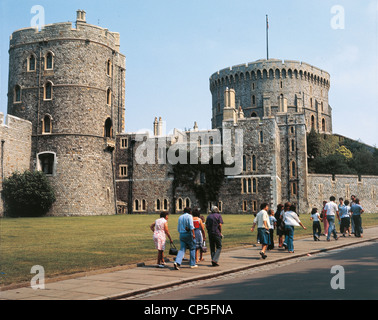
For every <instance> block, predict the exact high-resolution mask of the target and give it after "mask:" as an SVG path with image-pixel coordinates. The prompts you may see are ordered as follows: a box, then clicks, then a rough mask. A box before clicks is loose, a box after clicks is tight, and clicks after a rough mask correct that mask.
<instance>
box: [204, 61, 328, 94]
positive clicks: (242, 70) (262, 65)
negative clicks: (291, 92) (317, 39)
mask: <svg viewBox="0 0 378 320" xmlns="http://www.w3.org/2000/svg"><path fill="white" fill-rule="evenodd" d="M277 70H278V71H279V72H278V73H277ZM231 76H232V77H237V76H238V77H239V78H240V77H243V76H244V77H245V78H249V77H250V78H255V79H256V80H258V79H263V78H272V79H273V78H286V77H290V78H293V77H295V78H298V77H300V78H303V79H304V80H311V81H313V82H315V83H317V84H319V85H322V86H324V87H329V80H330V75H329V73H328V72H327V71H324V70H322V69H320V68H317V67H315V66H312V65H310V64H308V63H306V62H301V61H296V60H279V59H269V60H266V59H260V60H257V61H254V62H249V63H245V64H239V65H235V66H231V67H228V68H224V69H221V70H219V71H217V72H215V73H213V74H212V75H211V77H210V83H211V85H216V84H217V82H218V84H219V82H220V81H225V80H226V79H225V78H226V77H231Z"/></svg>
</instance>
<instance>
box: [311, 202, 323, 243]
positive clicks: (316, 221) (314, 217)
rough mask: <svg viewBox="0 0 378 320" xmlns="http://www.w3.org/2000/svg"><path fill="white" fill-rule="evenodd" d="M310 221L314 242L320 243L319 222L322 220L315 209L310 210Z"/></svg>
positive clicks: (320, 228)
mask: <svg viewBox="0 0 378 320" xmlns="http://www.w3.org/2000/svg"><path fill="white" fill-rule="evenodd" d="M310 219H311V220H312V234H313V236H314V241H320V234H321V233H322V227H321V226H320V222H321V221H322V218H320V214H319V212H318V209H317V208H312V211H311V217H310Z"/></svg>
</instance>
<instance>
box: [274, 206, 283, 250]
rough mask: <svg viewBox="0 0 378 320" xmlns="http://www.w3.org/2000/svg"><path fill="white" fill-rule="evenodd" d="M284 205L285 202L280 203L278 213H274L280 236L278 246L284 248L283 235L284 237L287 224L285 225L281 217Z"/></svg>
mask: <svg viewBox="0 0 378 320" xmlns="http://www.w3.org/2000/svg"><path fill="white" fill-rule="evenodd" d="M283 207H284V206H283V204H282V203H280V204H279V205H278V206H277V210H276V213H275V214H274V217H275V218H276V220H277V222H276V229H277V236H278V248H282V243H283V239H282V237H283V235H284V232H285V226H284V225H283V222H282V218H281V213H282V210H283Z"/></svg>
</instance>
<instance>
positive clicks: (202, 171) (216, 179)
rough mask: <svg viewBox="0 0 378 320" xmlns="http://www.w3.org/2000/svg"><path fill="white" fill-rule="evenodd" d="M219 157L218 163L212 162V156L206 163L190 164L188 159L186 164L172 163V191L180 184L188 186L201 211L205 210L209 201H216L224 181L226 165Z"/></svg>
mask: <svg viewBox="0 0 378 320" xmlns="http://www.w3.org/2000/svg"><path fill="white" fill-rule="evenodd" d="M188 159H189V155H188ZM221 159H222V161H221V163H220V164H214V158H211V159H210V161H209V163H208V164H203V163H198V164H190V162H189V161H188V164H181V163H178V164H175V165H173V166H172V168H173V174H174V180H173V192H174V193H175V191H176V188H178V187H180V186H181V187H186V188H188V189H189V190H191V191H193V192H194V194H195V196H196V198H197V200H198V202H199V204H200V207H201V211H204V210H205V211H206V209H207V204H208V202H209V201H218V196H219V190H220V188H221V186H222V184H223V182H224V170H225V167H226V165H225V163H224V162H223V157H221Z"/></svg>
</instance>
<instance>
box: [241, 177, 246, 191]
mask: <svg viewBox="0 0 378 320" xmlns="http://www.w3.org/2000/svg"><path fill="white" fill-rule="evenodd" d="M241 182H242V193H247V179H242V180H241Z"/></svg>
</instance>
